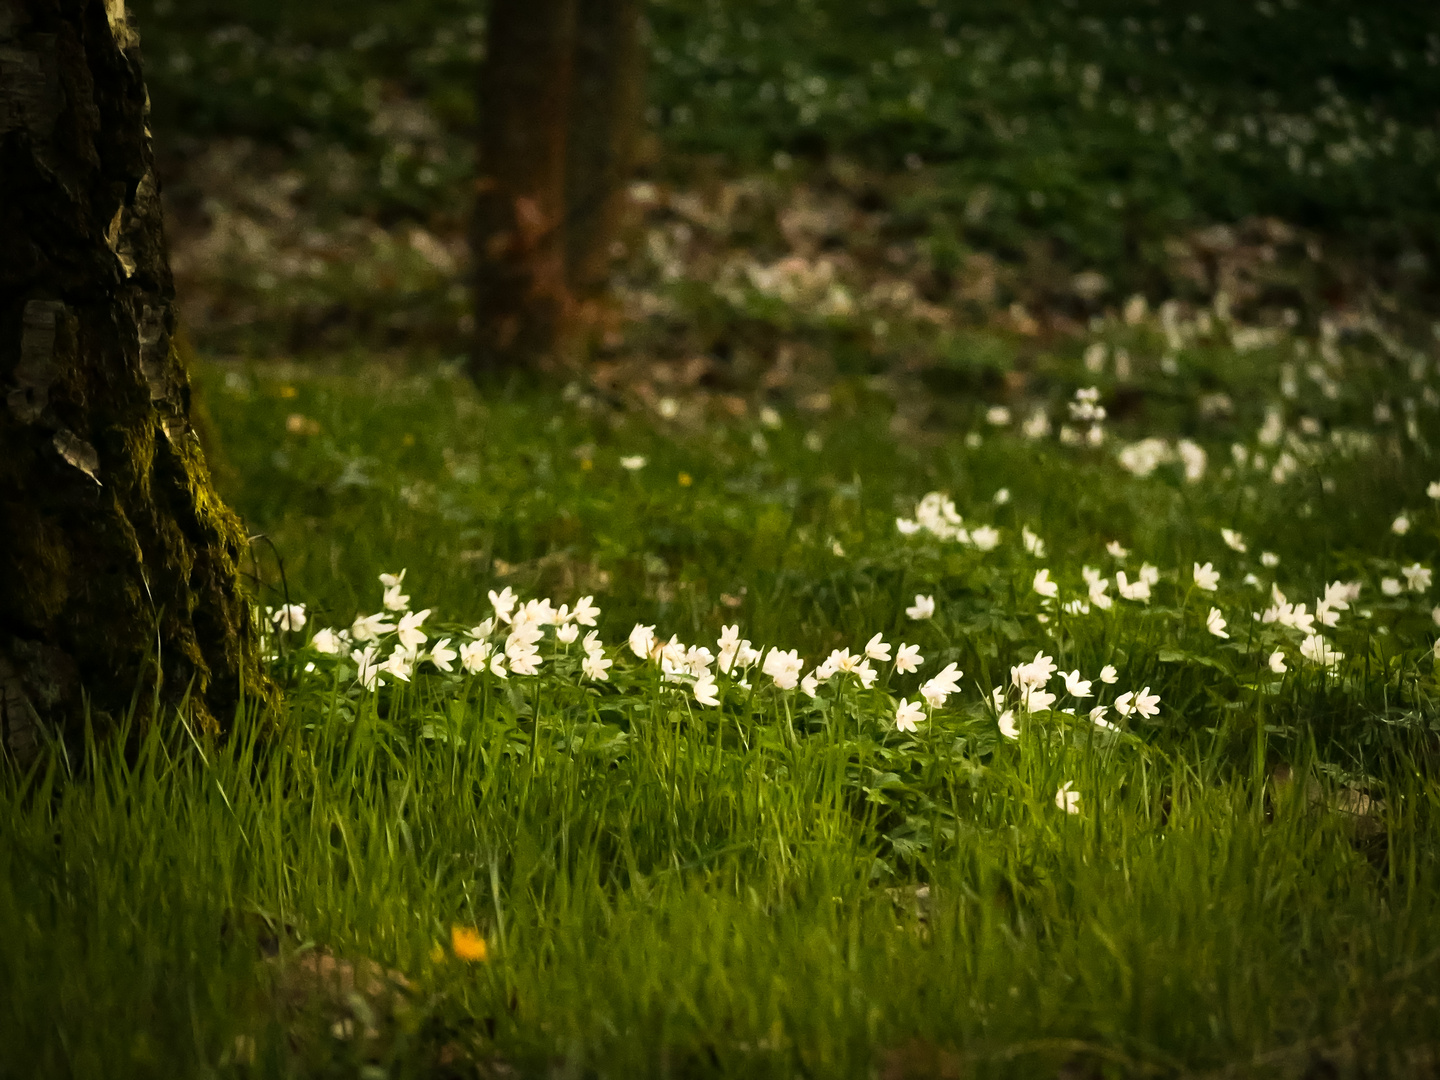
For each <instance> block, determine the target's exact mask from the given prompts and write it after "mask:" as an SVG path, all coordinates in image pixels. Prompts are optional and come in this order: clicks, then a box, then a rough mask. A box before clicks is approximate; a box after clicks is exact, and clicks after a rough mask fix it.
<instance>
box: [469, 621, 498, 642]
mask: <svg viewBox="0 0 1440 1080" xmlns="http://www.w3.org/2000/svg"><path fill="white" fill-rule="evenodd" d="M494 632H495V620H494V619H482V620H480V623H479V624H478V625H476V626H472V627H471V628H470V629H469V630H467V631H466V633H468V634H469V635H470V636H471V637H472V638H474V639H475V640H476V641H484V640H485V639H486V638H488V637H489V636H490V635H491V634H493V633H494Z"/></svg>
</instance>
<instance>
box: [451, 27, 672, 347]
mask: <svg viewBox="0 0 1440 1080" xmlns="http://www.w3.org/2000/svg"><path fill="white" fill-rule="evenodd" d="M640 12H641V2H640V0H494V3H493V4H492V5H491V12H490V24H489V35H488V37H489V41H488V47H487V56H486V60H485V63H484V65H483V67H482V70H481V75H480V88H479V89H480V112H481V125H480V145H479V159H480V178H479V180H478V181H477V183H476V206H475V217H474V227H473V233H472V236H471V252H472V258H473V263H474V267H475V320H476V331H477V333H476V343H475V355H474V363H473V371H474V372H475V374H477V375H483V374H486V373H490V372H495V371H503V370H506V369H514V368H524V367H532V366H535V365H536V364H544V363H545V362H546V361H547V360H552V359H555V358H557V357H560V356H562V355H563V354H565V353H566V352H568V351H570V350H571V349H572V348H573V346H574V345H575V344H576V340H577V335H576V331H579V330H583V329H584V324H585V322H586V320H585V318H584V317H583V315H584V311H585V309H586V306H587V304H589V303H591V302H593V301H594V300H595V299H596V298H598V297H599V296H600V295H601V293H602V292H603V290H604V286H605V281H606V278H607V270H608V266H609V261H610V248H611V245H612V244H613V242H614V240H615V238H616V233H617V231H618V227H619V223H620V218H621V213H622V209H623V200H624V185H625V181H626V179H627V178H628V176H629V174H630V170H631V167H632V165H633V162H634V157H635V151H636V145H637V142H638V138H639V133H640V113H641V83H642V72H643V67H644V66H643V63H642V46H641V39H640Z"/></svg>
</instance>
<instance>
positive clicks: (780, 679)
mask: <svg viewBox="0 0 1440 1080" xmlns="http://www.w3.org/2000/svg"><path fill="white" fill-rule="evenodd" d="M804 666H805V662H804V661H803V660H801V659H800V653H799V652H798V651H797V650H795V649H791V650H790V651H789V652H783V651H782V650H780V649H771V650H770V651H769V652H768V653H766V654H765V662H764V664H762V665H761V668H760V670H761V671H762V672H764V673H765V674H766V675H769V676H770V678H771V679H773V680H774V681H775V685H776V686H778V687H779V688H780V689H781V690H793V689H795V687H796V686H798V685H799V683H800V671H801V669H802V668H804ZM852 670H853V669H852Z"/></svg>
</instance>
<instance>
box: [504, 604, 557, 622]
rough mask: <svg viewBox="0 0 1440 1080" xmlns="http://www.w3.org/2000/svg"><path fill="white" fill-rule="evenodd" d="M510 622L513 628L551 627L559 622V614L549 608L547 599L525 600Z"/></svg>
mask: <svg viewBox="0 0 1440 1080" xmlns="http://www.w3.org/2000/svg"><path fill="white" fill-rule="evenodd" d="M510 621H511V624H512V625H514V626H553V625H555V623H557V622H558V621H559V613H558V612H557V611H556V610H555V609H554V608H553V607H551V606H550V601H549V599H548V598H547V599H543V600H527V601H526V602H525V604H524V605H523V606H522V607H520V608H519V609H517V610H516V612H515V614H514V615H513V616H512V617H511V620H510Z"/></svg>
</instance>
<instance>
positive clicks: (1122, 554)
mask: <svg viewBox="0 0 1440 1080" xmlns="http://www.w3.org/2000/svg"><path fill="white" fill-rule="evenodd" d="M1105 550H1106V551H1108V552H1109V553H1110V557H1111V558H1112V559H1121V560H1123V559H1127V558H1129V556H1130V549H1129V548H1126V547H1122V546H1121V545H1120V541H1119V540H1111V541H1110V542H1109V543H1108V544H1106V545H1105Z"/></svg>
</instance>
